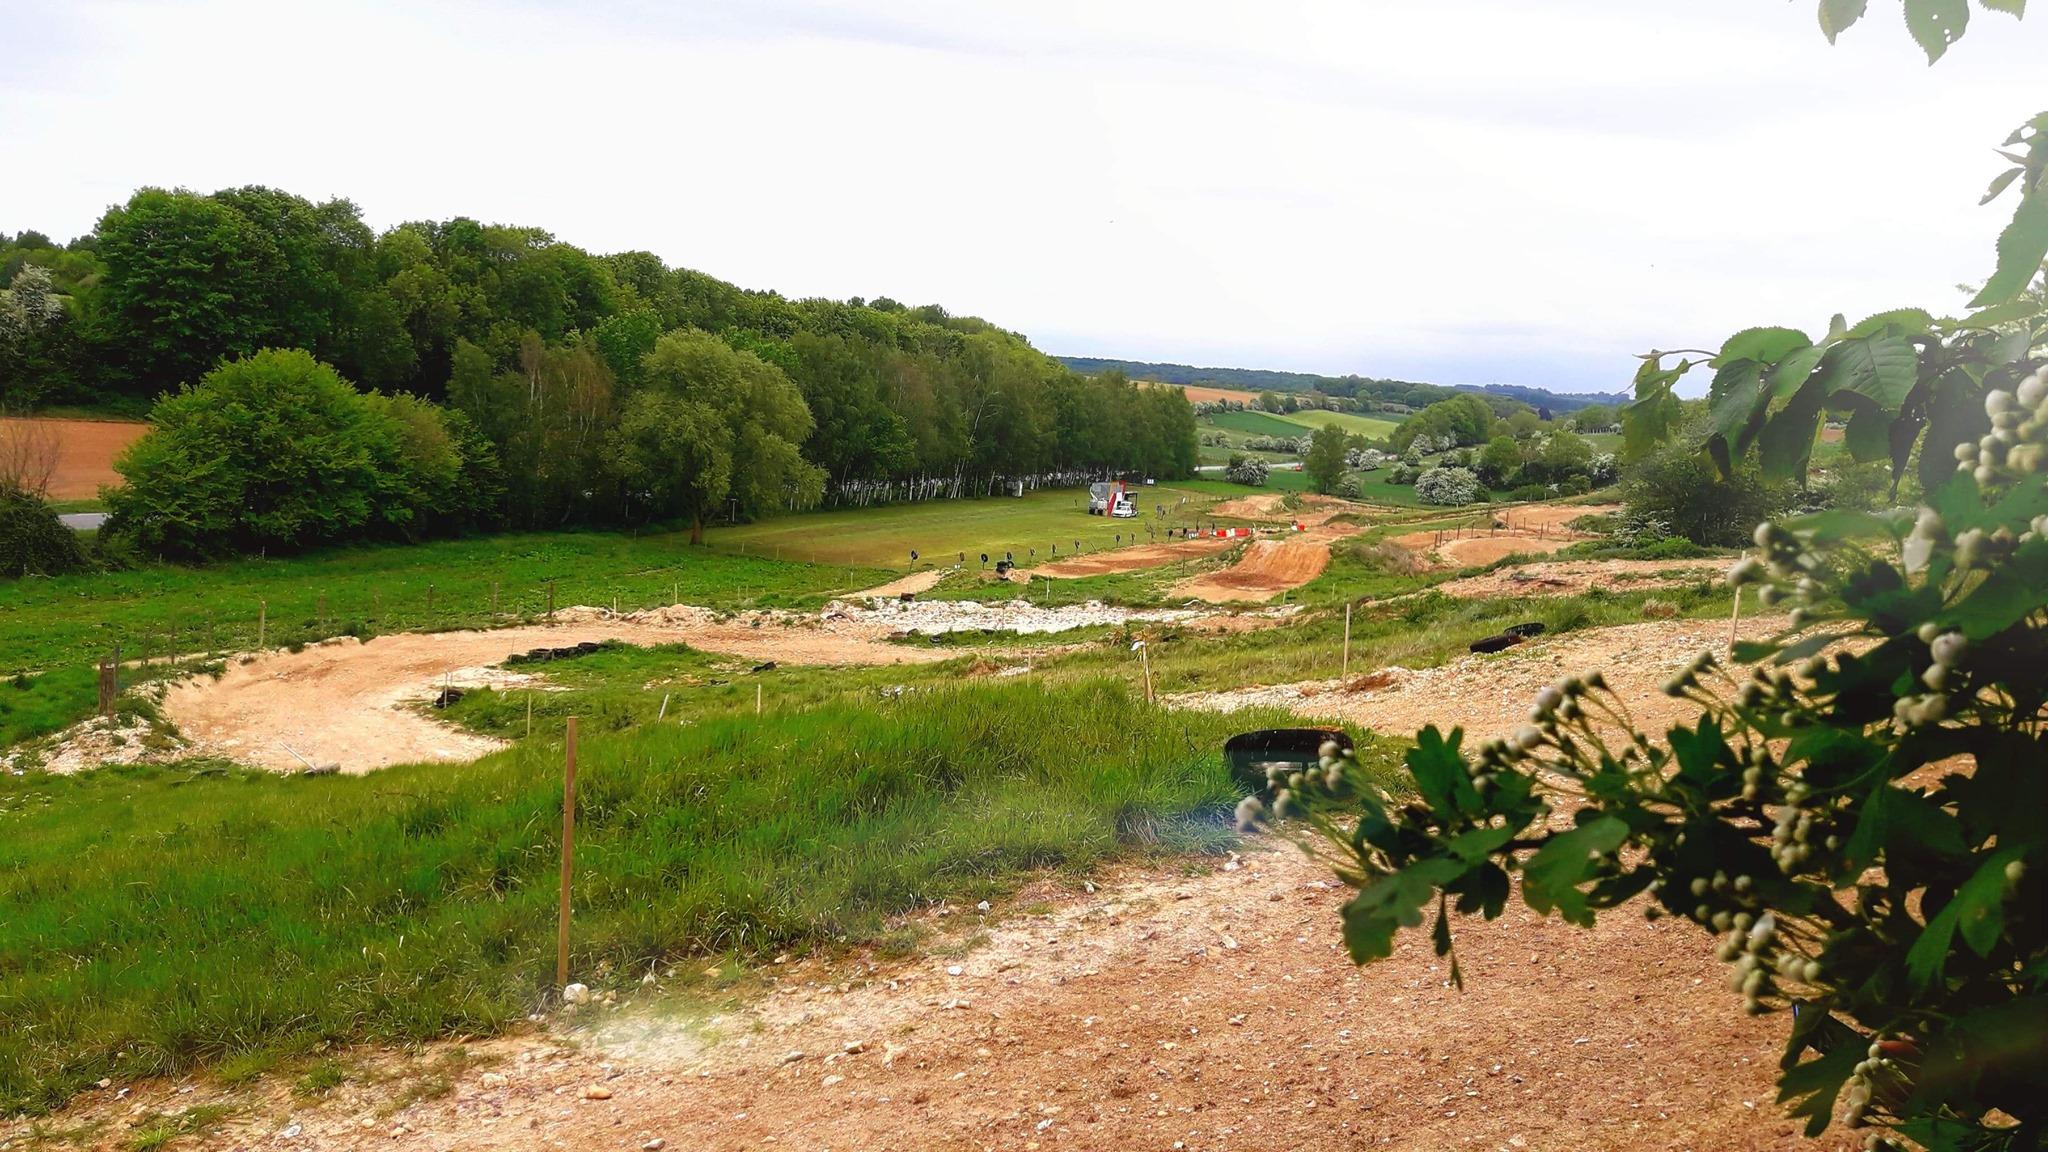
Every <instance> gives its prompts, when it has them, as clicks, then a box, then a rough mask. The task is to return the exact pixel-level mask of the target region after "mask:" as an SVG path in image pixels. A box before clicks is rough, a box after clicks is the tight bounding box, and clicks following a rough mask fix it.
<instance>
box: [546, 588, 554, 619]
mask: <svg viewBox="0 0 2048 1152" xmlns="http://www.w3.org/2000/svg"><path fill="white" fill-rule="evenodd" d="M554 618H555V582H554V581H553V580H550V581H548V619H549V620H553V619H554Z"/></svg>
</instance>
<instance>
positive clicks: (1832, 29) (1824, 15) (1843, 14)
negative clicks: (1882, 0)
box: [1820, 0, 1869, 44]
mask: <svg viewBox="0 0 2048 1152" xmlns="http://www.w3.org/2000/svg"><path fill="white" fill-rule="evenodd" d="M1868 2H1869V0H1820V32H1821V35H1823V36H1826V37H1827V38H1828V43H1830V44H1833V43H1834V42H1835V37H1837V36H1840V35H1841V34H1842V33H1843V32H1845V31H1847V30H1848V28H1849V25H1851V24H1854V23H1855V22H1857V21H1858V20H1861V19H1863V9H1864V7H1865V6H1866V5H1867V4H1868Z"/></svg>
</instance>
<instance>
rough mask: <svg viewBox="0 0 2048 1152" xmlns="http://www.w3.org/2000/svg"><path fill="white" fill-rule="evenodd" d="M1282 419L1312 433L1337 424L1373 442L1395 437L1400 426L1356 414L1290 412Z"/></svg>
mask: <svg viewBox="0 0 2048 1152" xmlns="http://www.w3.org/2000/svg"><path fill="white" fill-rule="evenodd" d="M1280 419H1282V420H1284V421H1286V422H1287V423H1289V424H1294V425H1297V426H1299V427H1302V428H1306V429H1308V430H1309V431H1311V432H1314V431H1316V430H1317V429H1319V428H1322V427H1323V426H1324V425H1326V424H1335V425H1336V426H1337V427H1339V428H1342V429H1344V431H1345V433H1346V434H1353V435H1359V436H1365V437H1368V438H1370V439H1373V440H1384V439H1386V438H1387V437H1388V436H1391V435H1393V433H1394V429H1395V428H1397V427H1399V426H1400V425H1399V422H1397V421H1394V420H1388V419H1385V418H1383V417H1379V416H1362V415H1360V414H1358V413H1356V412H1323V411H1316V410H1305V411H1301V412H1289V413H1287V414H1285V415H1283V416H1281V417H1280ZM1300 434H1301V433H1299V432H1297V433H1295V435H1297V436H1299V435H1300Z"/></svg>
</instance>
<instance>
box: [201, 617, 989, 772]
mask: <svg viewBox="0 0 2048 1152" xmlns="http://www.w3.org/2000/svg"><path fill="white" fill-rule="evenodd" d="M559 615H560V616H561V617H563V618H564V622H563V623H559V624H554V625H534V626H528V627H520V628H502V629H497V630H495V631H489V632H427V633H400V634H396V635H391V636H379V637H377V638H375V639H373V640H370V641H368V642H365V643H358V642H357V641H354V640H346V639H344V640H333V641H328V642H326V643H322V644H315V645H312V646H310V647H308V648H306V649H305V650H304V651H302V652H297V653H293V652H287V651H282V650H274V651H270V652H266V653H261V654H258V655H257V656H256V657H255V658H254V659H253V660H251V661H249V662H248V663H239V662H235V661H230V662H229V664H228V666H227V671H226V672H225V674H223V675H222V676H221V678H220V679H219V680H213V679H211V678H208V677H194V678H191V679H187V680H184V681H181V682H179V683H178V684H176V685H175V686H173V687H172V688H171V690H170V692H169V693H168V695H166V697H165V699H164V714H165V716H166V717H167V718H168V719H170V721H171V722H172V723H174V724H176V725H177V726H178V730H179V732H180V734H182V735H183V736H184V737H185V738H186V739H187V740H189V741H191V743H192V745H193V747H194V750H195V751H197V752H200V753H205V754H211V755H218V756H224V757H228V758H230V759H234V760H239V761H242V762H243V763H248V764H256V765H259V766H262V767H265V768H273V769H277V770H280V771H296V770H298V769H299V768H301V767H304V761H302V760H301V759H300V757H304V758H305V760H306V761H311V762H312V763H314V764H319V765H326V764H339V765H340V766H341V770H342V771H343V772H347V773H361V772H368V771H371V770H373V769H377V768H384V767H388V766H390V765H393V764H409V763H414V762H417V761H426V760H454V761H460V760H474V759H476V758H477V757H478V756H481V755H483V754H484V753H486V752H489V751H491V750H493V749H495V748H497V747H499V746H500V745H499V743H498V741H496V740H492V739H490V738H489V737H485V736H479V735H476V734H475V733H470V732H464V731H462V730H460V729H457V728H454V727H451V726H449V725H446V724H442V723H440V722H438V721H436V720H433V719H430V718H429V717H427V716H424V715H421V714H420V713H419V712H418V711H416V710H415V709H414V708H413V707H411V706H410V705H412V704H413V703H415V702H417V701H420V700H424V699H426V698H427V697H429V696H431V695H432V694H433V692H434V690H435V689H436V688H438V687H439V686H440V684H441V683H442V680H443V677H447V678H448V680H449V682H450V683H452V684H454V685H456V686H458V687H466V686H471V685H476V684H486V683H488V684H499V685H506V684H514V685H516V684H519V683H524V682H525V678H524V677H521V676H519V675H517V674H511V675H509V676H508V675H507V674H506V673H504V672H502V671H497V670H494V669H491V668H490V667H489V666H491V665H495V664H498V663H500V662H502V661H503V660H504V659H505V658H506V657H508V656H511V655H513V654H514V653H519V652H525V651H527V650H529V649H533V648H543V647H546V648H561V647H567V646H569V645H572V644H578V643H583V642H585V641H604V640H620V641H624V642H625V643H628V644H642V645H653V644H689V645H690V646H692V647H694V648H699V649H702V650H704V651H707V652H722V653H728V654H731V655H735V656H744V657H747V658H749V659H754V660H777V661H781V662H785V663H792V664H896V663H907V662H922V661H928V660H942V659H946V658H948V657H949V656H951V655H953V653H950V652H945V651H941V650H934V649H919V648H911V647H906V646H902V645H896V644H888V643H885V642H884V641H883V639H882V637H883V636H885V635H887V633H888V631H889V629H888V628H886V627H884V626H878V625H872V624H854V623H850V622H834V623H831V624H825V625H812V626H809V627H799V626H786V625H784V624H782V623H780V622H779V621H778V622H771V623H764V624H762V625H761V626H760V627H754V626H753V625H752V624H751V623H750V621H749V620H747V619H744V618H731V619H726V620H720V619H718V618H717V617H715V616H713V615H712V614H711V613H709V612H704V611H701V610H697V609H688V608H675V609H662V610H658V611H656V612H652V613H636V614H635V615H633V616H630V617H626V618H624V619H613V618H611V617H610V614H609V613H606V612H603V611H601V610H599V609H593V608H572V609H566V610H564V611H563V612H561V613H559ZM287 746H289V747H287ZM293 752H296V753H298V755H296V756H295V755H293Z"/></svg>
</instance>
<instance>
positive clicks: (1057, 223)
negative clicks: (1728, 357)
mask: <svg viewBox="0 0 2048 1152" xmlns="http://www.w3.org/2000/svg"><path fill="white" fill-rule="evenodd" d="M1871 8H1872V14H1871V16H1870V18H1868V19H1866V20H1865V22H1864V23H1863V24H1860V25H1858V26H1857V27H1856V28H1854V29H1853V30H1851V31H1850V32H1849V33H1848V34H1846V35H1844V36H1843V37H1842V40H1841V43H1840V44H1839V45H1838V46H1836V47H1833V48H1830V47H1829V46H1828V44H1827V42H1826V41H1825V40H1824V39H1823V38H1822V37H1821V36H1820V34H1819V32H1818V30H1817V29H1816V26H1815V24H1814V16H1813V3H1812V0H1792V2H1790V3H1787V2H1786V0H1693V2H1691V3H1677V2H1674V0H1545V2H1542V3H1536V2H1531V0H1459V2H1456V3H1448V2H1440V0H1405V2H1402V3H1388V2H1373V0H1348V2H1341V3H1330V4H1315V3H1280V2H1274V0H1262V2H1259V3H1244V2H1235V3H1197V2H1193V0H1172V2H1164V3H1119V2H1116V0H1077V2H1058V0H1017V2H1009V0H1003V2H990V0H976V2H972V3H962V2H953V0H888V2H881V0H873V2H855V0H847V2H842V3H833V2H830V0H733V2H730V3H726V2H711V3H658V2H656V0H645V2H631V0H619V2H613V3H602V2H582V3H570V2H559V3H558V2H553V0H530V2H523V3H522V2H516V0H472V2H466V3H433V4H425V3H315V2H312V0H293V2H290V3H278V2H277V0H258V2H236V0H221V2H195V3H180V2H168V0H162V2H159V0H152V2H147V3H108V2H103V0H55V2H45V0H0V43H4V44H5V45H6V48H5V50H4V51H0V158H4V175H0V229H5V230H8V231H16V230H20V229H22V228H37V229H40V230H43V231H46V232H49V233H51V234H53V235H56V236H58V237H60V238H62V237H68V236H70V235H73V234H76V233H80V232H83V231H86V230H88V229H90V228H91V227H92V225H93V222H94V221H95V220H96V219H97V218H98V216H99V214H100V213H101V212H102V211H104V210H105V209H106V207H107V206H108V205H110V204H113V203H116V202H118V201H121V200H124V199H126V198H127V196H128V195H129V193H130V192H132V191H133V190H134V189H135V188H136V187H138V186H142V185H151V184H154V185H163V186H184V187H188V188H192V189H196V190H200V191H211V190H213V189H216V188H222V187H230V186H235V185H241V184H268V185H272V186H275V187H278V188H283V189H286V190H289V191H292V192H295V193H298V194H300V195H303V196H307V197H311V198H314V199H324V198H327V197H330V196H343V197H347V198H349V199H352V200H354V201H355V202H356V203H357V204H358V205H360V206H361V208H362V210H363V214H364V216H365V218H366V219H367V220H368V221H369V222H370V223H371V224H372V225H374V226H376V227H379V228H383V227H388V226H390V225H393V224H396V223H399V222H401V221H404V220H412V219H421V218H445V217H448V216H454V215H468V216H473V217H477V218H480V219H483V220H486V221H493V222H502V223H516V224H529V225H537V226H540V227H544V228H547V229H549V230H551V231H553V232H554V233H555V234H556V235H557V236H559V237H561V238H563V239H565V240H568V241H571V242H573V243H576V244H579V245H582V246H584V247H586V248H590V249H593V250H596V251H600V252H605V251H615V250H619V249H625V248H645V249H650V250H652V251H654V252H656V253H659V254H660V255H661V256H662V257H663V258H664V259H665V260H667V261H668V262H669V263H670V264H672V265H684V266H688V267H692V268H697V269H701V270H703V271H705V272H709V273H711V274H713V275H716V276H720V277H723V278H725V279H728V280H732V281H734V282H736V283H738V284H740V285H743V286H746V287H751V288H774V289H777V290H779V291H781V292H784V293H786V294H789V295H792V296H813V295H816V296H832V297H846V296H853V295H860V296H878V295H888V296H893V297H895V298H897V299H899V300H903V301H905V302H908V303H924V302H930V301H936V302H939V303H942V304H944V305H945V306H946V307H947V308H949V309H951V310H953V311H955V312H961V313H971V314H975V315H980V316H984V317H987V318H988V319H990V320H992V321H995V322H996V323H999V324H1001V325H1003V326H1004V327H1008V328H1012V329H1016V330H1019V331H1022V332H1024V333H1025V334H1026V335H1028V336H1029V337H1030V338H1031V340H1032V342H1033V343H1034V344H1036V345H1037V346H1038V347H1040V348H1042V349H1044V350H1046V351H1049V352H1054V353H1062V354H1070V355H1100V356H1121V357H1128V358H1132V359H1147V360H1175V361H1181V362H1187V363H1195V364H1208V365H1231V366H1242V367H1269V368H1291V369H1300V370H1307V371H1320V372H1330V373H1344V372H1358V373H1362V374H1366V375H1372V376H1398V377H1405V378H1409V379H1424V380H1434V381H1438V382H1445V383H1486V382H1513V383H1525V384H1537V385H1542V386H1547V387H1554V388H1562V389H1566V390H1593V389H1600V390H1606V389H1613V388H1619V387H1622V386H1624V385H1625V384H1626V382H1627V379H1628V377H1629V375H1630V373H1631V372H1632V371H1633V369H1634V363H1635V362H1634V361H1633V359H1631V356H1630V354H1631V353H1633V352H1637V351H1641V350H1643V349H1646V348H1649V347H1652V346H1662V347H1681V346H1687V345H1700V344H1718V342H1719V340H1720V339H1721V338H1722V337H1723V336H1725V335H1726V334H1727V333H1729V332H1731V331H1733V330H1735V329H1737V328H1741V327H1745V326H1748V325H1751V324H1759V323H1783V324H1790V325H1794V326H1797V327H1802V328H1806V329H1808V330H1810V331H1811V330H1815V329H1818V328H1821V327H1824V326H1825V324H1826V321H1827V315H1828V313H1830V312H1833V311H1837V310H1840V311H1843V312H1847V313H1850V314H1851V317H1850V318H1851V319H1852V320H1853V319H1855V318H1856V316H1857V315H1859V314H1862V313H1867V312H1871V311H1876V310H1880V309H1884V308H1891V307H1899V306H1904V305H1908V304H1915V305H1921V306H1928V307H1932V308H1934V309H1936V310H1941V309H1952V308H1955V307H1957V306H1958V305H1959V304H1960V303H1961V299H1962V298H1961V297H1960V296H1959V295H1957V294H1956V293H1955V292H1954V290H1953V286H1954V285H1955V284H1956V283H1958V282H1960V281H1964V280H1971V279H1982V278H1983V277H1984V276H1985V275H1987V274H1988V273H1989V271H1990V269H1991V266H1992V243H1993V239H1994V237H1995V236H1996V234H1997V230H1998V228H1999V226H2000V223H2001V222H2002V221H2003V220H2004V219H2005V217H2006V216H2007V215H2009V213H2010V205H2009V204H2000V205H1996V206H1993V207H1989V208H1982V209H1980V208H1977V207H1976V200H1977V197H1978V195H1979V194H1980V193H1981V192H1982V190H1983V187H1984V185H1985V183H1986V182H1987V181H1988V180H1989V178H1990V177H1991V176H1992V175H1994V174H1996V172H1997V171H1998V170H1999V169H2000V168H2001V167H2002V166H2003V165H2002V162H2000V161H1999V160H1998V159H1997V158H1996V157H1995V156H1994V155H1993V154H1992V151H1991V149H1992V146H1994V145H1996V144H1997V143H1998V142H1999V141H2000V140H2001V139H2003V138H2004V136H2005V134H2006V133H2007V132H2008V131H2010V130H2011V129H2012V128H2013V127H2014V126H2015V125H2016V124H2018V123H2019V122H2020V121H2021V120H2023V119H2025V118H2026V117H2027V116H2029V115H2032V114H2033V113H2035V112H2038V111H2040V110H2041V108H2042V106H2044V105H2048V88H2044V86H2043V85H2042V78H2043V76H2044V73H2043V72H2042V68H2041V64H2042V61H2044V60H2048V14H2042V15H2037V16H2036V17H2035V18H2033V19H2032V20H2029V21H2027V22H2025V23H2024V24H2022V23H2016V22H2014V21H2012V20H2011V19H2009V18H2007V17H2004V16H2000V15H1994V14H1987V13H1983V12H1979V13H1978V14H1977V16H1976V19H1975V21H1974V23H1973V25H1972V27H1971V30H1970V34H1969V35H1968V36H1967V37H1966V38H1965V39H1964V40H1963V41H1962V42H1961V43H1960V44H1958V45H1957V46H1956V47H1955V48H1954V49H1952V50H1951V52H1950V53H1949V55H1948V57H1947V58H1946V59H1944V60H1943V61H1942V62H1941V63H1940V64H1939V65H1937V66H1935V67H1934V68H1931V69H1930V68H1929V67H1928V66H1927V65H1926V62H1925V59H1924V58H1923V57H1922V56H1920V55H1919V52H1918V49H1917V48H1915V47H1914V46H1913V44H1912V42H1911V41H1910V40H1909V39H1908V38H1907V36H1906V34H1905V31H1904V28H1903V25H1902V22H1901V18H1900V16H1899V13H1898V8H1897V5H1896V3H1891V2H1888V0H1877V2H1876V3H1873V4H1872V5H1871Z"/></svg>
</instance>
